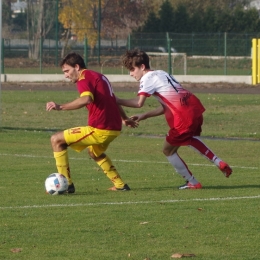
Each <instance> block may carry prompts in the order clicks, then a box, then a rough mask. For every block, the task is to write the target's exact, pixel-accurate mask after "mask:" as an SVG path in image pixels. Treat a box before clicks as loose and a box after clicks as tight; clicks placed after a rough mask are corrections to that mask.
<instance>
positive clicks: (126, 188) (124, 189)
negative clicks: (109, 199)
mask: <svg viewBox="0 0 260 260" xmlns="http://www.w3.org/2000/svg"><path fill="white" fill-rule="evenodd" d="M108 190H111V191H128V190H131V189H130V187H129V186H128V185H127V184H125V185H124V187H123V188H117V187H115V186H113V187H111V188H109V189H108Z"/></svg>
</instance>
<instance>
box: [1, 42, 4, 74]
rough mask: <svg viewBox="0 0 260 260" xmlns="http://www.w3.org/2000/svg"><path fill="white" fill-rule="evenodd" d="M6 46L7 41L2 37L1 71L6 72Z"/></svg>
mask: <svg viewBox="0 0 260 260" xmlns="http://www.w3.org/2000/svg"><path fill="white" fill-rule="evenodd" d="M4 48H5V41H4V39H2V46H1V73H2V74H4V73H5V67H4V66H5V63H4Z"/></svg>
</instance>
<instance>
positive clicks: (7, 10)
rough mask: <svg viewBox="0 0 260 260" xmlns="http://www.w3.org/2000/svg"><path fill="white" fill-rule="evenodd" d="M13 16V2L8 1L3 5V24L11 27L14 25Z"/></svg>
mask: <svg viewBox="0 0 260 260" xmlns="http://www.w3.org/2000/svg"><path fill="white" fill-rule="evenodd" d="M1 4H2V3H1ZM11 15H12V10H11V0H6V1H4V2H3V5H2V23H3V24H6V25H11V23H12V17H11Z"/></svg>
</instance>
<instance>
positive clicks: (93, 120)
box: [46, 53, 138, 193]
mask: <svg viewBox="0 0 260 260" xmlns="http://www.w3.org/2000/svg"><path fill="white" fill-rule="evenodd" d="M60 66H61V68H62V71H63V73H64V75H65V78H67V79H70V80H71V82H73V83H76V85H77V89H78V92H79V94H80V97H79V98H77V99H75V100H73V101H71V102H69V103H66V104H57V103H55V102H53V101H51V102H47V104H46V110H47V111H50V110H57V111H60V110H75V109H79V108H82V107H86V108H87V109H88V123H87V126H79V127H74V128H70V129H67V130H64V131H62V132H58V133H55V134H54V135H52V137H51V145H52V149H53V154H54V158H55V160H56V167H57V170H58V172H59V173H61V174H63V175H64V176H65V177H66V178H67V179H68V182H69V187H68V193H74V192H75V186H74V184H73V182H72V179H71V176H70V166H69V158H68V153H67V148H68V147H71V148H72V149H74V150H75V151H78V152H81V151H82V150H84V149H85V148H87V149H88V153H89V155H90V157H91V158H92V159H94V160H95V161H96V163H97V164H98V165H99V166H100V167H101V168H102V170H103V171H104V173H105V174H106V176H107V177H108V178H109V179H110V180H111V181H112V182H113V184H114V186H113V187H112V188H110V189H109V190H115V191H116V190H120V191H126V190H130V188H129V186H128V185H127V184H125V183H124V182H123V180H122V179H121V177H120V175H119V174H118V172H117V170H116V168H115V166H114V165H113V164H112V162H111V160H110V158H109V157H108V156H107V155H106V154H105V153H104V152H105V151H106V150H107V148H108V146H109V144H110V143H111V142H112V141H113V140H114V139H115V138H116V137H117V136H119V135H120V131H121V128H122V122H123V124H124V125H127V126H130V127H137V126H138V123H137V122H136V121H134V120H132V119H129V118H128V117H127V116H126V114H125V113H124V110H123V109H122V108H121V106H119V105H118V104H117V103H116V97H115V95H114V93H113V89H112V87H111V84H110V82H109V81H108V79H107V78H106V77H105V76H104V75H103V74H100V73H98V72H95V71H91V70H88V69H86V66H85V63H84V60H83V58H82V57H81V56H80V55H79V54H77V53H70V54H68V55H67V56H66V57H65V58H64V59H63V60H62V61H61V63H60Z"/></svg>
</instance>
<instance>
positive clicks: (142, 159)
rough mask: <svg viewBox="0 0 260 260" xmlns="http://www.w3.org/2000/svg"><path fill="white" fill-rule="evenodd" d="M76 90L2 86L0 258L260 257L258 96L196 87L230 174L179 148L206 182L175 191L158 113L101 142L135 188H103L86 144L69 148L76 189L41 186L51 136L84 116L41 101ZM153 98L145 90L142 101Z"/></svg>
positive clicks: (61, 98) (208, 136)
mask: <svg viewBox="0 0 260 260" xmlns="http://www.w3.org/2000/svg"><path fill="white" fill-rule="evenodd" d="M117 94H118V96H120V97H126V98H127V97H128V98H130V97H133V96H135V95H136V93H124V92H120V93H117ZM76 97H77V93H76V92H73V91H64V92H61V91H49V92H48V91H33V90H31V91H26V90H25V91H2V96H1V110H2V111H1V131H0V140H1V142H0V158H1V183H0V191H1V195H2V196H1V197H2V199H1V202H0V212H1V215H0V259H4V260H6V259H8V260H9V259H10V260H11V259H14V260H25V259H26V260H35V259H37V260H43V259H51V260H61V259H73V260H82V259H84V260H85V259H87V260H94V259H95V260H96V259H101V260H103V259H111V260H112V259H113V260H117V259H118V260H122V259H129V260H130V259H133V260H144V259H146V260H148V259H150V260H155V259H156V260H163V259H173V258H172V257H171V256H172V255H173V254H175V253H180V254H186V253H187V254H195V255H196V257H195V259H203V260H209V259H214V260H218V259H219V260H220V259H221V260H223V259H225V260H226V259H228V260H229V259H231V260H248V259H260V252H259V249H258V246H259V244H258V243H259V240H260V218H259V213H260V212H259V211H260V207H259V204H258V203H259V200H260V192H259V187H260V177H259V172H260V160H259V151H260V131H259V129H260V116H259V114H260V106H259V102H260V100H259V97H258V96H256V95H238V94H233V95H231V94H199V95H198V97H199V98H200V99H201V100H202V102H203V104H204V105H205V107H206V108H207V110H206V112H205V117H204V119H205V122H204V126H203V141H204V142H205V143H206V144H207V145H208V146H209V147H210V148H211V149H212V150H213V151H214V152H215V153H216V154H217V155H218V156H219V157H221V158H222V159H223V160H226V161H227V162H228V163H229V164H230V165H231V166H232V167H233V170H234V173H233V175H232V176H231V177H230V178H228V179H227V178H225V177H224V176H223V174H222V173H221V172H220V171H219V170H218V169H217V168H216V167H215V166H213V165H212V164H211V163H210V162H209V161H207V160H206V159H205V158H203V157H201V156H200V155H198V154H197V153H196V152H194V151H193V150H192V149H190V148H188V147H183V148H181V149H180V150H179V154H180V156H181V157H182V158H183V159H184V160H185V161H186V162H187V164H188V166H189V168H190V170H191V171H192V172H193V173H194V175H195V176H196V178H197V179H198V180H199V181H200V182H201V183H202V185H203V187H204V188H203V189H201V190H178V189H177V187H178V186H179V185H181V184H183V179H182V178H181V177H180V176H179V175H178V174H176V173H175V172H174V169H173V168H172V167H171V166H170V165H169V164H168V163H167V160H166V158H165V157H164V156H163V154H162V152H161V150H162V144H163V141H164V136H165V134H166V132H167V130H168V128H167V126H166V123H165V121H164V118H163V117H157V118H151V119H148V120H147V121H143V122H141V124H140V127H139V128H138V129H127V128H124V129H123V131H122V135H121V136H119V137H118V138H117V139H116V140H115V141H114V142H113V143H112V144H111V146H110V147H109V149H108V151H107V154H108V155H109V156H110V157H111V159H112V160H113V162H114V164H115V166H116V167H117V169H118V171H119V172H120V174H121V176H122V178H123V179H124V181H125V182H126V183H128V184H129V186H130V187H131V189H132V190H131V191H129V192H110V191H107V188H109V187H111V186H112V185H111V183H110V182H109V180H108V179H107V178H106V177H105V176H104V174H103V173H102V172H101V170H100V169H99V167H98V166H97V165H96V164H95V163H94V161H92V160H90V159H89V157H88V155H87V152H86V151H83V152H82V153H76V152H74V151H72V150H69V156H70V164H71V171H72V178H73V181H74V183H75V186H76V193H75V194H72V195H62V196H51V195H47V194H45V191H44V181H45V178H46V177H47V176H48V175H49V174H50V173H53V172H56V168H55V162H54V159H53V155H52V150H51V146H50V140H49V139H50V136H51V135H52V134H53V133H54V132H55V131H58V130H62V129H65V128H69V127H71V126H78V125H84V124H85V123H86V116H87V114H86V111H85V110H84V109H81V110H78V111H71V112H68V111H67V112H56V111H51V112H46V111H45V103H46V102H47V101H51V100H53V101H56V102H58V103H59V102H66V101H69V100H71V99H73V98H76ZM156 106H157V103H156V102H155V101H154V100H153V99H152V98H150V99H148V102H147V104H146V105H145V107H143V108H142V110H148V109H152V108H154V107H156ZM126 111H127V113H128V114H129V115H132V114H135V113H139V112H140V111H138V110H135V109H129V108H126ZM212 137H213V138H212Z"/></svg>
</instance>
